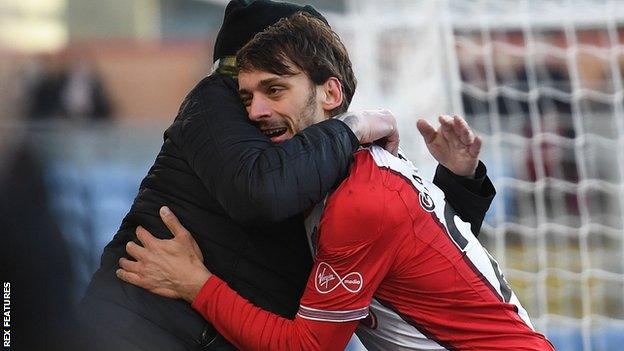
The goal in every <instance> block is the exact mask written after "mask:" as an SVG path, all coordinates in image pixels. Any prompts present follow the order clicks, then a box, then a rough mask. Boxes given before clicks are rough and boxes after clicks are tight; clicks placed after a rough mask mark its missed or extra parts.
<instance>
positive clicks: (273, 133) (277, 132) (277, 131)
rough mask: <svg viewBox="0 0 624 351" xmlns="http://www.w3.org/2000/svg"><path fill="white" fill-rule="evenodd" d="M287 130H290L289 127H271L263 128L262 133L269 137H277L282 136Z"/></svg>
mask: <svg viewBox="0 0 624 351" xmlns="http://www.w3.org/2000/svg"><path fill="white" fill-rule="evenodd" d="M287 131H288V128H270V129H263V130H262V133H264V135H266V136H268V137H269V138H277V137H279V136H281V135H282V134H284V133H286V132H287Z"/></svg>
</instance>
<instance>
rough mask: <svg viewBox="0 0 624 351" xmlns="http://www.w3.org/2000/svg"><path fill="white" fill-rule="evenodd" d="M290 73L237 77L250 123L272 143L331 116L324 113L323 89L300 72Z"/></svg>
mask: <svg viewBox="0 0 624 351" xmlns="http://www.w3.org/2000/svg"><path fill="white" fill-rule="evenodd" d="M293 71H294V72H295V74H292V75H277V74H274V73H270V72H265V71H259V70H242V71H240V72H239V74H238V84H239V93H240V97H241V100H242V101H243V104H244V105H245V108H246V109H247V113H248V114H249V119H250V120H252V121H253V122H255V123H257V124H258V127H259V128H260V130H261V131H262V132H263V133H264V134H265V135H267V136H268V137H269V138H270V139H271V141H272V142H275V143H279V142H283V141H285V140H288V139H290V138H292V137H293V136H294V135H295V134H297V133H298V132H300V131H301V130H303V129H304V128H306V127H309V126H310V125H312V124H314V123H318V122H321V121H324V120H326V119H328V118H329V116H330V114H329V111H325V110H324V105H323V100H322V99H323V94H324V92H323V85H315V84H314V83H313V82H312V81H311V80H310V78H309V77H308V76H307V75H306V74H305V73H303V72H301V71H300V70H293Z"/></svg>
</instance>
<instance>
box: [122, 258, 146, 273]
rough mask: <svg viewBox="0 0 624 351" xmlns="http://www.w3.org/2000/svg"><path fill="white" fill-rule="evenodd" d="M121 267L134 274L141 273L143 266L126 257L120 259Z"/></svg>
mask: <svg viewBox="0 0 624 351" xmlns="http://www.w3.org/2000/svg"><path fill="white" fill-rule="evenodd" d="M119 267H121V268H122V269H123V270H125V271H128V272H133V273H140V270H141V264H140V263H139V262H136V261H131V260H129V259H127V258H125V257H122V258H120V259H119Z"/></svg>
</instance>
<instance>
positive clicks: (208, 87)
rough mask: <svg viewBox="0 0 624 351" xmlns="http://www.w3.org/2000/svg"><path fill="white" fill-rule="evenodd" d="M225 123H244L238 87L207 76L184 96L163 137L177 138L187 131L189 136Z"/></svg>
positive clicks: (222, 77)
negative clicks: (165, 135)
mask: <svg viewBox="0 0 624 351" xmlns="http://www.w3.org/2000/svg"><path fill="white" fill-rule="evenodd" d="M228 122H232V123H236V124H238V123H248V121H247V113H246V112H245V108H244V106H243V104H242V103H241V101H240V98H239V96H238V85H237V83H236V81H235V80H234V79H232V78H230V77H226V76H222V75H209V76H207V77H204V78H203V79H202V80H201V81H200V82H199V83H197V85H196V86H195V87H194V88H193V89H192V90H191V91H190V92H189V93H188V94H187V95H186V97H185V98H184V101H183V102H182V104H181V105H180V109H179V110H178V114H177V116H176V118H175V120H174V122H173V124H172V125H171V126H170V127H169V129H168V131H167V135H168V136H169V137H173V138H176V137H180V138H181V137H183V136H184V135H185V134H188V133H189V132H190V133H191V134H192V133H194V132H197V131H198V130H202V129H204V128H215V127H218V126H221V125H222V124H224V123H228Z"/></svg>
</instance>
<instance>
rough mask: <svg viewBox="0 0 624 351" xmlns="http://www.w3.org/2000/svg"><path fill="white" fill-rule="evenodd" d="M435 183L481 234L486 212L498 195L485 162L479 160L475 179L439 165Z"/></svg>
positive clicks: (473, 229)
mask: <svg viewBox="0 0 624 351" xmlns="http://www.w3.org/2000/svg"><path fill="white" fill-rule="evenodd" d="M433 183H434V184H435V185H436V186H437V187H438V188H440V189H441V190H442V191H443V192H444V197H445V198H446V200H447V201H448V202H449V204H451V206H452V207H453V208H454V209H455V211H456V212H457V214H458V215H459V217H460V218H461V219H462V220H463V221H465V222H469V223H470V228H471V229H472V232H473V233H474V234H475V235H479V231H480V230H481V225H482V224H483V219H484V218H485V214H486V212H487V210H488V209H489V208H490V204H491V203H492V200H494V196H495V195H496V189H494V185H493V184H492V181H491V180H490V178H489V177H488V176H487V169H486V167H485V165H484V164H483V162H481V161H479V165H478V166H477V170H476V174H475V178H474V179H468V178H465V177H461V176H458V175H455V174H453V172H451V171H450V170H449V169H448V168H446V167H444V166H442V165H438V168H437V169H436V173H435V176H434V178H433Z"/></svg>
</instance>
